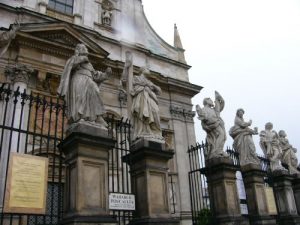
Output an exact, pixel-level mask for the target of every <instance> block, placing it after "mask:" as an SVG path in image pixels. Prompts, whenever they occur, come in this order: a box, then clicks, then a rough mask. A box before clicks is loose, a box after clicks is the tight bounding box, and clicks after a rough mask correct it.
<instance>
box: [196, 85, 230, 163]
mask: <svg viewBox="0 0 300 225" xmlns="http://www.w3.org/2000/svg"><path fill="white" fill-rule="evenodd" d="M203 105H204V107H203V108H200V106H199V105H197V106H196V111H197V114H198V116H199V117H198V119H200V120H201V125H202V128H203V130H204V131H206V134H207V135H206V141H207V143H208V145H209V149H208V152H207V155H206V159H211V158H215V157H224V156H227V154H226V153H225V152H224V151H223V149H224V144H225V141H226V131H225V126H224V121H223V120H222V118H221V117H220V113H221V111H222V110H223V109H224V106H225V102H224V99H223V98H222V96H221V95H220V94H219V93H218V92H217V91H216V92H215V104H214V103H213V101H212V100H211V99H210V98H205V99H204V100H203Z"/></svg>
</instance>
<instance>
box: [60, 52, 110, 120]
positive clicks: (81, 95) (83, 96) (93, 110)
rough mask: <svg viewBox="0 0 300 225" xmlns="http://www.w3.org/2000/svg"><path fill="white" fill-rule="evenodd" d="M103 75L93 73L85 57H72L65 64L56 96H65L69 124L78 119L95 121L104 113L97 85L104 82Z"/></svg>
mask: <svg viewBox="0 0 300 225" xmlns="http://www.w3.org/2000/svg"><path fill="white" fill-rule="evenodd" d="M106 78H107V76H106V74H105V73H102V72H99V71H95V70H94V68H93V66H92V64H91V63H90V62H89V61H88V58H87V57H86V56H76V55H75V56H72V57H71V58H70V59H69V60H68V61H67V63H66V65H65V68H64V72H63V75H62V79H61V82H60V85H59V88H58V91H57V92H58V94H59V95H61V96H65V100H66V103H67V106H68V110H67V116H68V119H69V121H70V122H76V121H78V120H80V119H84V120H88V121H95V120H96V119H97V116H102V115H103V114H104V113H105V109H104V105H103V102H102V99H101V96H100V90H99V87H98V84H97V83H96V82H98V83H101V82H102V81H104V80H106Z"/></svg>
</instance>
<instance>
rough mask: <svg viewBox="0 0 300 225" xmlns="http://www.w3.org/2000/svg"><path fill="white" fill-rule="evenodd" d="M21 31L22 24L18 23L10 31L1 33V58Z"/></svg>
mask: <svg viewBox="0 0 300 225" xmlns="http://www.w3.org/2000/svg"><path fill="white" fill-rule="evenodd" d="M19 29H20V23H19V22H18V21H16V22H15V23H14V24H13V25H12V26H11V28H10V30H8V31H0V58H1V57H2V56H3V55H4V53H5V52H6V51H7V49H8V47H9V45H10V43H11V41H12V40H13V39H14V38H15V37H16V33H17V31H18V30H19Z"/></svg>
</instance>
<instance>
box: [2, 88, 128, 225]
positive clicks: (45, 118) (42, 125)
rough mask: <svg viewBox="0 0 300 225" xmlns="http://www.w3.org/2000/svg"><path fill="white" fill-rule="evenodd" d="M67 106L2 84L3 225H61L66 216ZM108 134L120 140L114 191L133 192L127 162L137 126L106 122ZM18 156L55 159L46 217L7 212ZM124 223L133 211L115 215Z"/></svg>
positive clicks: (112, 167)
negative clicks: (12, 165) (62, 146)
mask: <svg viewBox="0 0 300 225" xmlns="http://www.w3.org/2000/svg"><path fill="white" fill-rule="evenodd" d="M66 110H67V107H66V105H65V102H64V101H63V100H62V99H59V98H57V97H53V96H46V95H41V94H39V93H35V92H34V91H32V92H31V93H27V91H26V90H22V91H20V89H19V88H17V89H16V90H13V89H12V87H11V86H10V85H9V84H0V225H13V224H14V225H21V224H22V225H24V224H26V225H27V224H29V225H39V224H41V225H42V224H43V225H56V224H59V221H60V220H61V219H62V216H63V197H64V196H63V193H64V191H63V190H64V182H65V165H64V154H63V153H62V151H60V150H59V148H58V147H57V146H58V145H59V143H60V142H61V141H62V140H63V139H64V130H65V127H66V125H67V120H66V118H65V112H66ZM106 120H107V122H108V124H109V129H108V133H109V135H111V137H112V138H114V139H115V140H116V145H115V147H114V148H113V149H111V151H110V152H109V163H108V166H109V178H108V179H109V192H110V193H125V194H130V193H131V180H130V173H129V172H130V171H129V167H128V165H127V164H125V163H124V162H123V161H122V160H121V159H122V156H125V155H126V154H128V152H129V146H130V140H131V138H130V134H131V132H130V129H131V125H130V123H129V121H127V120H123V119H120V120H116V119H115V118H114V117H113V116H108V117H107V118H106ZM13 152H17V153H23V154H31V155H35V156H41V157H47V158H48V159H49V168H48V186H47V188H48V189H47V202H46V205H47V207H46V214H45V215H31V214H16V213H5V212H4V209H3V206H4V200H5V193H6V192H5V190H6V186H7V175H8V174H7V173H8V162H9V159H10V155H11V153H13ZM111 214H112V215H115V216H116V217H117V218H118V223H119V225H125V224H128V222H129V221H130V219H131V217H132V212H131V211H117V210H115V211H113V210H112V211H111Z"/></svg>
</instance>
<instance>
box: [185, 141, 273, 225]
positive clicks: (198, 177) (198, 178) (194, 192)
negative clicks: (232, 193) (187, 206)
mask: <svg viewBox="0 0 300 225" xmlns="http://www.w3.org/2000/svg"><path fill="white" fill-rule="evenodd" d="M207 149H208V144H207V143H204V142H202V143H201V144H199V143H196V145H195V146H190V147H189V148H188V155H189V164H190V171H189V174H188V176H189V187H190V200H191V208H192V220H193V225H198V224H206V222H203V223H202V221H204V220H206V218H205V217H206V216H210V204H209V195H208V186H207V179H206V177H205V175H204V174H202V173H201V172H200V170H201V169H202V168H204V167H205V154H206V152H207ZM226 152H227V154H228V155H229V157H230V158H231V159H232V160H233V163H234V164H235V165H237V166H239V165H240V162H239V154H238V152H236V151H235V150H234V149H231V148H229V147H227V149H226ZM258 158H259V159H260V164H261V168H262V170H264V171H266V172H267V176H266V177H265V184H266V185H267V186H272V176H271V173H270V162H269V160H268V159H266V158H264V157H262V156H258ZM241 204H246V200H241ZM207 214H209V215H207Z"/></svg>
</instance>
